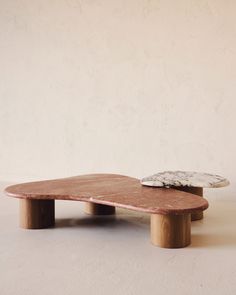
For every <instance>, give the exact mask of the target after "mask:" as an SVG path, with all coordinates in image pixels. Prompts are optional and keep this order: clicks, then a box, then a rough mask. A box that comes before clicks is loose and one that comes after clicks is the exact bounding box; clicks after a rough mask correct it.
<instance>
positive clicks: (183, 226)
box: [151, 214, 191, 248]
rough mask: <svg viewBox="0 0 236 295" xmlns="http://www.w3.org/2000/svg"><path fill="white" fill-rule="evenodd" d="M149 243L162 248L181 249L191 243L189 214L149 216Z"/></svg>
mask: <svg viewBox="0 0 236 295" xmlns="http://www.w3.org/2000/svg"><path fill="white" fill-rule="evenodd" d="M151 242H152V243H153V244H154V245H155V246H159V247H162V248H183V247H186V246H188V245H189V244H190V243H191V214H183V215H160V214H151Z"/></svg>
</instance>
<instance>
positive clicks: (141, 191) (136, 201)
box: [5, 174, 208, 214]
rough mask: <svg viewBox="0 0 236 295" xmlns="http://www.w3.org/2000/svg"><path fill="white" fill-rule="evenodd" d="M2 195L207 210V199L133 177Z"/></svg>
mask: <svg viewBox="0 0 236 295" xmlns="http://www.w3.org/2000/svg"><path fill="white" fill-rule="evenodd" d="M5 192H6V194H7V195H9V196H12V197H16V198H24V199H43V200H48V199H49V200H50V199H55V200H58V199H59V200H60V199H61V200H75V201H85V202H92V203H97V204H104V205H111V206H115V207H121V208H126V209H131V210H135V211H143V212H147V213H156V214H183V213H193V212H196V211H200V210H205V209H207V207H208V202H207V200H205V199H204V198H202V197H199V196H196V195H193V194H191V193H187V192H182V191H179V190H175V189H165V188H152V187H145V186H142V185H141V184H140V181H139V180H138V179H136V178H132V177H128V176H124V175H116V174H89V175H80V176H75V177H69V178H62V179H54V180H44V181H37V182H28V183H21V184H17V185H12V186H9V187H7V188H6V189H5Z"/></svg>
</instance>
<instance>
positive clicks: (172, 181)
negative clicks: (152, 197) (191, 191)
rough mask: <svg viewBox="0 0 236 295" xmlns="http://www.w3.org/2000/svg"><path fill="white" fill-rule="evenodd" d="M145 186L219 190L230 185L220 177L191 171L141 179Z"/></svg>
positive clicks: (158, 174)
mask: <svg viewBox="0 0 236 295" xmlns="http://www.w3.org/2000/svg"><path fill="white" fill-rule="evenodd" d="M141 184H142V185H144V186H156V187H175V186H176V187H179V186H189V187H205V188H207V187H208V188H217V187H224V186H227V185H229V181H228V180H227V179H226V178H224V177H222V176H219V175H214V174H209V173H200V172H191V171H164V172H160V173H156V174H153V175H151V176H148V177H144V178H143V179H141Z"/></svg>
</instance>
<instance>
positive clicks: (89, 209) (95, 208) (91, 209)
mask: <svg viewBox="0 0 236 295" xmlns="http://www.w3.org/2000/svg"><path fill="white" fill-rule="evenodd" d="M84 212H85V213H87V214H90V215H114V214H115V212H116V208H115V207H113V206H107V205H101V204H95V203H91V202H86V203H85V209H84Z"/></svg>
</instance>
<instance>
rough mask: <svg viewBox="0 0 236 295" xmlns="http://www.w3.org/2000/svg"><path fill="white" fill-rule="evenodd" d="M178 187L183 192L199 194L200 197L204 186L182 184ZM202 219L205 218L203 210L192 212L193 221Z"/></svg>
mask: <svg viewBox="0 0 236 295" xmlns="http://www.w3.org/2000/svg"><path fill="white" fill-rule="evenodd" d="M176 189H178V190H181V191H183V192H187V193H191V194H194V195H198V196H200V197H202V196H203V188H202V187H191V186H180V187H178V188H176ZM201 219H203V211H199V212H196V213H192V214H191V220H192V221H195V220H201Z"/></svg>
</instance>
